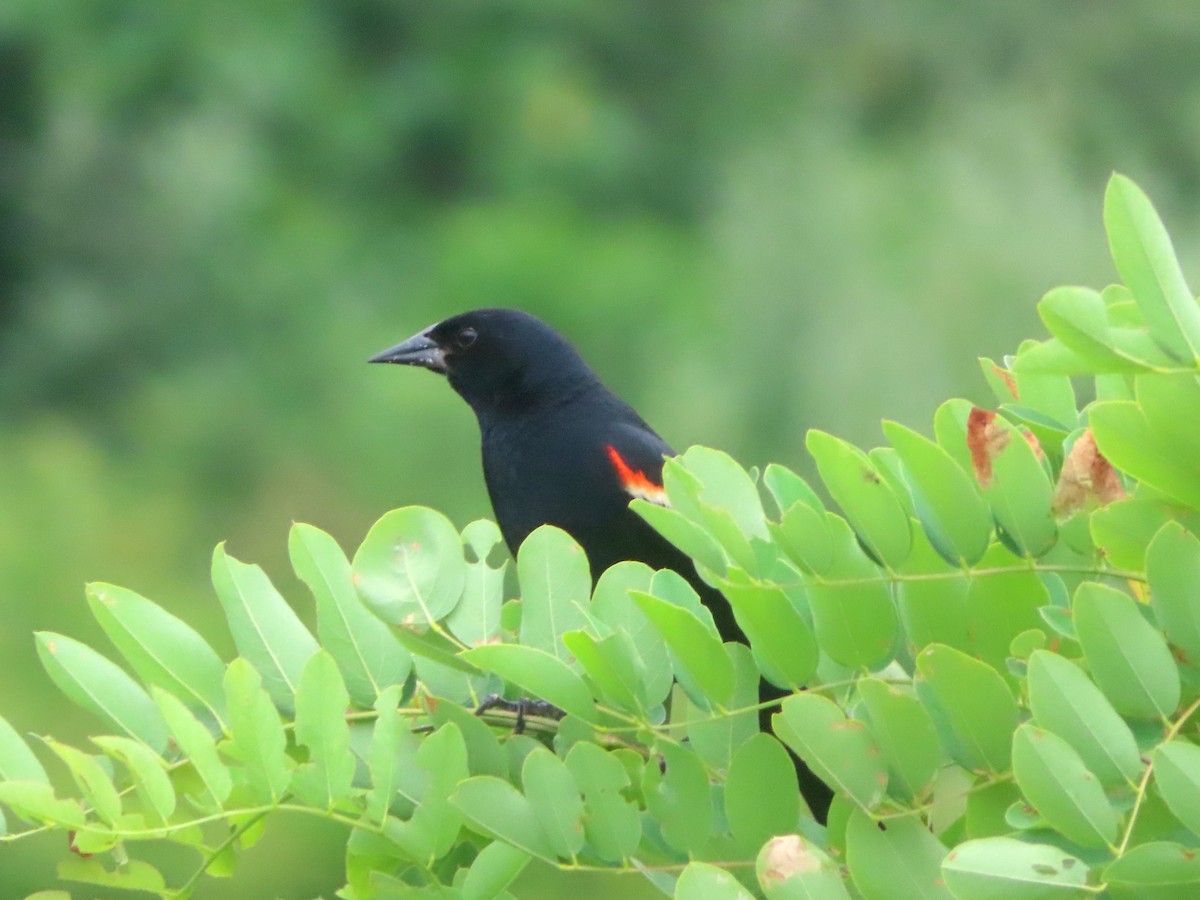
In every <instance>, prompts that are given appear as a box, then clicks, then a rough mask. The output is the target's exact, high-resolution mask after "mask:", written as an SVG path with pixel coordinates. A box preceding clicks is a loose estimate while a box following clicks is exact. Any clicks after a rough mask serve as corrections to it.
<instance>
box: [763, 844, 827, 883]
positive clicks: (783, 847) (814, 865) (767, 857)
mask: <svg viewBox="0 0 1200 900" xmlns="http://www.w3.org/2000/svg"><path fill="white" fill-rule="evenodd" d="M762 861H763V865H762V872H761V874H760V875H759V878H761V879H762V883H763V887H770V886H772V885H776V884H782V883H783V882H785V881H787V880H788V879H789V878H791V877H792V876H793V875H807V874H809V873H811V872H817V871H820V869H821V859H820V857H818V856H817V855H816V854H815V853H813V852H812V850H810V849H809V847H808V845H807V844H806V843H804V839H803V838H802V837H800V835H798V834H785V835H781V836H780V837H775V838H771V840H769V841H767V845H766V846H765V847H764V848H763V855H762Z"/></svg>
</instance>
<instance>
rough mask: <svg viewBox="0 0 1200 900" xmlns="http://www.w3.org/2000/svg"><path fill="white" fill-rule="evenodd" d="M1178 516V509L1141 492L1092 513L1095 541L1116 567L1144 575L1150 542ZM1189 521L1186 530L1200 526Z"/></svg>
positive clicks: (1199, 522) (1091, 521)
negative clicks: (1164, 526)
mask: <svg viewBox="0 0 1200 900" xmlns="http://www.w3.org/2000/svg"><path fill="white" fill-rule="evenodd" d="M1178 513H1179V510H1178V509H1177V508H1176V509H1173V508H1172V507H1171V506H1169V505H1168V504H1167V503H1166V502H1165V501H1163V500H1160V499H1157V498H1155V497H1150V496H1147V495H1146V491H1145V490H1139V491H1138V493H1137V495H1136V496H1134V497H1130V498H1128V499H1125V500H1118V501H1117V502H1116V503H1110V504H1108V505H1107V506H1104V507H1101V508H1100V509H1098V510H1096V511H1095V512H1093V513H1092V515H1091V517H1090V521H1089V525H1090V526H1091V532H1092V540H1093V541H1094V542H1095V544H1096V546H1097V547H1101V548H1103V550H1104V555H1105V557H1106V558H1107V559H1108V561H1109V562H1110V563H1111V564H1112V565H1113V566H1115V567H1117V568H1119V569H1128V570H1131V571H1135V572H1143V571H1145V569H1146V550H1147V548H1148V547H1149V544H1150V541H1151V540H1153V538H1154V536H1155V535H1156V534H1158V532H1159V530H1160V529H1161V528H1162V527H1163V525H1165V524H1166V523H1167V522H1170V521H1172V520H1173V519H1174V518H1177V517H1178ZM1189 519H1191V521H1189ZM1189 519H1184V520H1183V521H1184V525H1185V527H1191V526H1194V525H1200V518H1194V519H1193V518H1192V517H1189Z"/></svg>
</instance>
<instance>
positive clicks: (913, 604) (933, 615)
mask: <svg viewBox="0 0 1200 900" xmlns="http://www.w3.org/2000/svg"><path fill="white" fill-rule="evenodd" d="M900 571H901V574H902V575H904V576H906V577H905V578H903V579H901V581H900V583H899V584H897V585H896V604H897V606H898V607H899V610H900V619H901V621H902V622H903V625H904V627H903V631H902V633H903V634H904V636H905V637H906V638H907V644H908V651H909V655H910V656H914V657H915V656H916V655H917V653H918V652H920V651H921V650H922V649H923V648H925V647H927V646H928V645H930V644H946V645H947V646H950V647H954V648H956V649H959V650H967V649H969V648H970V645H971V641H970V637H969V636H968V631H967V590H968V588H969V586H970V581H969V580H968V579H967V578H963V577H959V574H958V572H957V571H956V570H955V569H954V568H953V567H952V566H951V565H950V564H949V563H947V562H946V560H945V559H944V558H943V557H942V556H940V555H939V554H938V553H937V552H936V551H935V550H934V549H933V546H932V545H931V544H930V543H929V540H928V538H926V536H925V533H924V531H922V530H921V529H917V530H916V531H915V532H914V533H913V550H912V553H911V554H910V555H909V557H908V560H907V561H906V562H905V563H904V566H903V567H902V568H901V570H900ZM929 575H938V576H941V577H938V578H928V577H921V576H929ZM912 576H916V577H912Z"/></svg>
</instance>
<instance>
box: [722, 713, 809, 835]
mask: <svg viewBox="0 0 1200 900" xmlns="http://www.w3.org/2000/svg"><path fill="white" fill-rule="evenodd" d="M725 817H726V819H728V820H729V829H730V831H731V832H732V833H733V837H734V839H735V840H737V841H739V842H740V843H741V844H742V845H744V846H746V847H748V848H754V847H759V846H761V845H762V844H763V843H764V842H765V841H766V840H767V839H768V838H770V837H771V836H773V835H776V834H787V833H789V832H791V831H793V830H794V829H795V828H796V824H797V822H798V821H799V819H800V789H799V787H798V786H797V782H796V770H795V768H794V767H793V765H792V758H791V756H789V755H788V752H787V750H785V749H784V748H783V745H782V744H780V743H779V741H777V740H776V739H775V738H774V737H772V736H771V735H769V734H762V733H759V734H755V735H754V736H752V737H751V738H750V739H749V740H748V741H746V742H745V743H743V744H742V745H741V746H740V747H739V748H738V749H737V751H736V752H735V753H734V754H733V759H732V761H731V762H730V764H729V775H728V776H727V777H726V779H725Z"/></svg>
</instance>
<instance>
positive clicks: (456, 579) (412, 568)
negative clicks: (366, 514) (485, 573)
mask: <svg viewBox="0 0 1200 900" xmlns="http://www.w3.org/2000/svg"><path fill="white" fill-rule="evenodd" d="M353 568H354V576H353V577H354V585H355V587H356V588H358V592H359V594H361V595H362V598H363V599H364V600H366V602H367V605H368V606H370V607H371V609H372V610H373V611H374V612H375V614H376V615H378V616H379V618H381V619H383V621H385V622H387V623H389V624H391V625H408V626H420V625H428V624H430V623H433V622H440V621H441V620H442V619H444V618H445V617H446V616H447V615H449V614H450V612H451V611H452V610H453V609H454V607H455V606H456V605H457V604H458V601H459V598H461V597H462V594H463V587H464V585H465V584H466V578H467V563H466V560H465V559H464V558H463V547H462V539H461V538H460V537H459V535H458V530H457V529H456V528H455V527H454V525H453V524H452V523H451V522H450V520H449V519H447V518H446V517H445V516H443V515H442V514H441V513H439V512H435V511H434V510H432V509H426V508H425V507H422V506H405V507H402V508H400V509H394V510H392V511H391V512H389V513H385V514H384V516H383V517H382V518H381V519H380V520H379V521H378V522H376V523H375V524H374V525H372V526H371V530H370V531H368V532H367V536H366V538H364V539H363V542H362V545H361V546H360V547H359V548H358V551H357V552H356V553H355V554H354V564H353Z"/></svg>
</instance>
